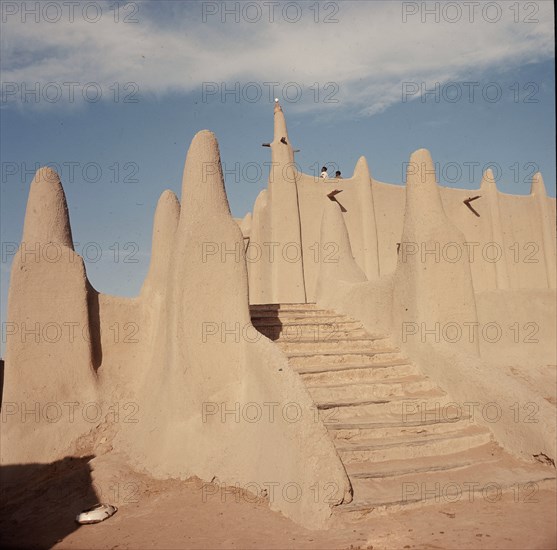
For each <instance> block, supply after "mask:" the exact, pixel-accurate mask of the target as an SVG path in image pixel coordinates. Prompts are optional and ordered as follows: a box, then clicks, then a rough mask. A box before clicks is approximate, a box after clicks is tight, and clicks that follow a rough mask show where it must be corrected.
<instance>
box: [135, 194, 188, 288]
mask: <svg viewBox="0 0 557 550" xmlns="http://www.w3.org/2000/svg"><path fill="white" fill-rule="evenodd" d="M179 219H180V203H179V201H178V197H176V195H175V194H174V193H173V192H172V191H170V190H168V189H167V190H166V191H163V193H162V195H161V196H160V198H159V201H158V203H157V209H156V210H155V219H154V221H153V238H152V245H151V261H150V263H149V272H148V273H147V277H146V278H145V282H144V284H143V289H145V288H146V287H148V286H150V285H153V284H155V285H157V286H159V288H161V289H164V285H165V277H166V273H167V271H168V265H169V262H170V258H171V255H172V250H173V247H174V233H175V232H176V227H177V226H178V221H179Z"/></svg>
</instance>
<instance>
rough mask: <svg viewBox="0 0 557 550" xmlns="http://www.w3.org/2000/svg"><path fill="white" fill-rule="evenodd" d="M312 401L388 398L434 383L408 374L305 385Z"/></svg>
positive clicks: (427, 388)
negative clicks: (385, 378) (366, 380)
mask: <svg viewBox="0 0 557 550" xmlns="http://www.w3.org/2000/svg"><path fill="white" fill-rule="evenodd" d="M306 387H307V389H308V391H309V393H310V395H311V397H312V398H313V399H314V401H317V402H320V401H326V400H336V399H343V400H344V399H350V398H376V397H377V398H380V399H382V398H389V397H395V396H398V397H400V396H403V395H410V394H415V393H419V392H424V391H430V390H432V389H434V388H435V385H434V384H433V383H432V382H431V380H429V379H428V378H426V377H424V376H408V377H406V378H393V379H391V380H378V381H372V382H348V383H339V384H324V385H316V386H313V385H309V384H308V385H307V386H306Z"/></svg>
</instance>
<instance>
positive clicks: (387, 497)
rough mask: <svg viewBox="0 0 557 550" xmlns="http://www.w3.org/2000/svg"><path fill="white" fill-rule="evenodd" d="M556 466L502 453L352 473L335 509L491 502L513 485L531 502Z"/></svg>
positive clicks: (551, 480)
mask: <svg viewBox="0 0 557 550" xmlns="http://www.w3.org/2000/svg"><path fill="white" fill-rule="evenodd" d="M554 482H555V470H554V469H553V468H549V467H544V466H541V465H539V464H537V465H536V464H530V463H525V462H520V461H517V460H514V459H512V458H510V457H509V456H508V455H504V456H502V457H501V458H499V460H495V461H488V462H482V463H477V464H470V465H468V466H464V467H457V468H452V469H445V470H434V471H419V472H415V473H409V474H405V475H404V476H403V478H401V477H398V476H390V477H384V478H377V479H372V478H362V479H360V478H355V479H354V481H353V489H354V494H355V495H357V498H356V499H354V500H353V501H352V502H351V503H349V504H346V505H341V506H338V507H337V513H338V512H340V513H343V512H357V511H374V512H382V511H392V510H397V509H403V508H407V507H408V506H423V505H424V504H439V503H445V504H451V503H455V502H473V501H475V500H478V499H481V500H484V501H486V502H491V503H495V502H497V501H499V500H500V499H501V496H502V494H503V493H504V492H507V491H512V492H513V493H514V495H515V499H516V501H517V502H525V503H527V502H535V501H536V494H537V492H538V491H539V490H540V489H541V488H542V487H543V486H546V485H548V486H549V485H554Z"/></svg>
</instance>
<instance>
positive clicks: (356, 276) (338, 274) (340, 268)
mask: <svg viewBox="0 0 557 550" xmlns="http://www.w3.org/2000/svg"><path fill="white" fill-rule="evenodd" d="M321 243H322V244H323V245H324V244H327V245H329V246H330V245H331V244H333V245H335V248H336V250H334V251H333V253H332V254H331V257H330V258H329V259H328V260H325V259H323V261H322V263H321V273H322V275H324V276H325V275H326V276H332V277H333V278H335V279H336V280H340V281H347V282H350V283H359V282H363V281H366V280H367V278H366V276H365V275H364V273H363V271H362V270H361V269H360V268H359V267H358V264H357V263H356V260H355V259H354V255H353V253H352V246H351V244H350V237H349V236H348V229H347V228H346V223H345V221H344V217H343V215H342V213H341V211H340V206H339V204H338V203H337V202H335V201H327V202H326V204H325V207H324V209H323V217H322V218H321ZM322 282H325V281H322Z"/></svg>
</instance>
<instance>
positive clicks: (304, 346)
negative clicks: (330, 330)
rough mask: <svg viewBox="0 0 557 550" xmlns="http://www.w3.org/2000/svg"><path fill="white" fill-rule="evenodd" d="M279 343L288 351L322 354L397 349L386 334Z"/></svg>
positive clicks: (280, 341)
mask: <svg viewBox="0 0 557 550" xmlns="http://www.w3.org/2000/svg"><path fill="white" fill-rule="evenodd" d="M278 344H279V345H280V347H281V349H282V350H283V351H285V352H286V353H314V354H315V353H319V354H320V355H322V354H324V353H327V352H331V351H337V352H342V353H352V352H354V351H359V352H364V353H365V352H374V351H375V350H383V349H391V350H393V349H395V348H394V347H393V346H392V342H391V340H390V338H386V337H384V336H364V337H361V336H347V337H345V338H339V337H337V336H336V335H335V336H331V337H328V336H327V335H323V336H322V337H321V339H318V340H316V339H315V338H299V339H296V340H279V341H278Z"/></svg>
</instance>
